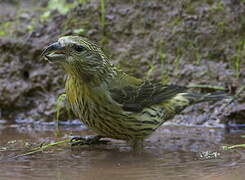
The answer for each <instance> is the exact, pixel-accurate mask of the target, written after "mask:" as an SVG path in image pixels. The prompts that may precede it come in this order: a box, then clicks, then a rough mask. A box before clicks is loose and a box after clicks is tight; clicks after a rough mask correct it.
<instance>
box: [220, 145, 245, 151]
mask: <svg viewBox="0 0 245 180" xmlns="http://www.w3.org/2000/svg"><path fill="white" fill-rule="evenodd" d="M239 147H242V148H245V144H236V145H232V146H222V149H223V150H230V149H235V148H239Z"/></svg>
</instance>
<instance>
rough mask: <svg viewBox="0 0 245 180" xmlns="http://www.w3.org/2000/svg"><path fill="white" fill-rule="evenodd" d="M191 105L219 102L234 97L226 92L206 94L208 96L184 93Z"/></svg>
mask: <svg viewBox="0 0 245 180" xmlns="http://www.w3.org/2000/svg"><path fill="white" fill-rule="evenodd" d="M183 96H184V97H186V98H187V99H188V100H189V101H190V104H196V103H199V102H204V101H219V100H222V99H231V98H232V96H230V95H228V94H227V93H224V92H215V93H206V94H197V93H184V94H183Z"/></svg>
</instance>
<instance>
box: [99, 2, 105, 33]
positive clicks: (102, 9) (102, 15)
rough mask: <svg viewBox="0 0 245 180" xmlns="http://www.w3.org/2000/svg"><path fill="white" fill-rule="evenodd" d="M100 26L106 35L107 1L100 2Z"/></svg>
mask: <svg viewBox="0 0 245 180" xmlns="http://www.w3.org/2000/svg"><path fill="white" fill-rule="evenodd" d="M100 26H101V29H102V31H103V33H104V32H105V0H100Z"/></svg>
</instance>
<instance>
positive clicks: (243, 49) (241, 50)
mask: <svg viewBox="0 0 245 180" xmlns="http://www.w3.org/2000/svg"><path fill="white" fill-rule="evenodd" d="M243 58H245V40H241V41H240V42H239V44H238V46H237V48H236V55H235V57H234V61H233V66H234V69H235V74H236V78H239V77H240V75H241V62H242V59H243Z"/></svg>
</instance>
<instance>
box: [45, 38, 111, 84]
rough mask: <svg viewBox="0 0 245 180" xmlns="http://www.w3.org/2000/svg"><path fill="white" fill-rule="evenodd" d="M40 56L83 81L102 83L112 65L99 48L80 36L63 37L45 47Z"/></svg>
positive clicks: (109, 72)
mask: <svg viewBox="0 0 245 180" xmlns="http://www.w3.org/2000/svg"><path fill="white" fill-rule="evenodd" d="M42 56H43V57H44V58H45V59H47V60H48V61H50V62H54V63H58V64H61V65H62V66H63V67H64V69H65V71H66V72H67V73H68V74H69V75H71V76H73V77H75V78H81V79H82V80H84V81H87V82H91V81H100V80H101V81H103V80H104V79H105V78H107V76H108V75H110V74H111V73H112V65H111V64H110V63H109V62H108V59H107V57H106V56H105V54H104V52H103V51H102V50H101V48H100V47H99V46H97V45H96V44H95V43H93V42H91V41H89V40H88V39H87V38H84V37H80V36H64V37H61V38H59V40H58V41H57V42H55V43H53V44H50V45H49V46H47V47H46V48H45V49H44V51H43V52H42Z"/></svg>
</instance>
